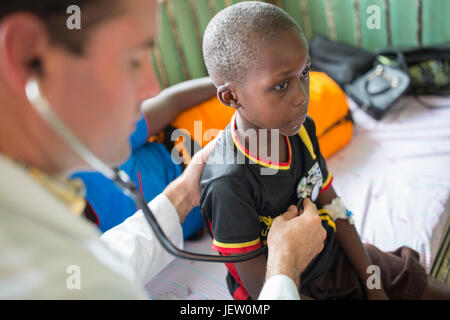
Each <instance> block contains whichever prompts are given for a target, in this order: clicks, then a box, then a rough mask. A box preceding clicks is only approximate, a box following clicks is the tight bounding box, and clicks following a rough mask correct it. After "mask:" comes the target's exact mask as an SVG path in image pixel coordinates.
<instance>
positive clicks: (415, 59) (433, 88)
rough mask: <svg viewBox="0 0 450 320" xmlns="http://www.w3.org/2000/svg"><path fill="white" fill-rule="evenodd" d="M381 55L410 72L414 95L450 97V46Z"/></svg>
mask: <svg viewBox="0 0 450 320" xmlns="http://www.w3.org/2000/svg"><path fill="white" fill-rule="evenodd" d="M380 54H382V55H383V56H386V57H388V58H390V59H394V60H395V61H396V63H397V66H398V67H400V68H402V69H403V70H404V71H406V72H408V74H409V76H410V77H411V91H412V94H413V95H415V96H417V95H445V96H448V95H450V44H443V45H437V46H429V47H422V48H411V49H404V50H402V51H398V50H395V49H386V50H382V51H380Z"/></svg>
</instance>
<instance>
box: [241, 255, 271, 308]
mask: <svg viewBox="0 0 450 320" xmlns="http://www.w3.org/2000/svg"><path fill="white" fill-rule="evenodd" d="M246 253H248V252H246ZM235 255H236V254H235ZM235 266H236V270H237V272H238V274H239V278H240V279H241V282H242V285H243V286H244V288H245V289H246V290H247V292H248V294H249V295H250V297H251V298H252V299H254V300H256V299H257V298H258V296H259V293H260V292H261V290H262V287H263V286H264V281H265V279H266V266H267V261H266V257H265V255H260V256H259V257H256V258H254V259H252V260H248V261H244V262H239V263H236V264H235Z"/></svg>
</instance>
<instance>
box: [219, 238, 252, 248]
mask: <svg viewBox="0 0 450 320" xmlns="http://www.w3.org/2000/svg"><path fill="white" fill-rule="evenodd" d="M260 241H261V240H260V239H259V238H258V239H255V240H253V241H248V242H241V243H223V242H219V241H217V240H216V239H213V244H214V245H215V246H218V247H222V248H244V247H250V246H254V245H256V244H258V243H259V242H260Z"/></svg>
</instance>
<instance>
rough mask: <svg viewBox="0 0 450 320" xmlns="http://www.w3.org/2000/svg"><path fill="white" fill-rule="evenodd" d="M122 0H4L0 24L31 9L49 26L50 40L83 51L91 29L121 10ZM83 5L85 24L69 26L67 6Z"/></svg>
mask: <svg viewBox="0 0 450 320" xmlns="http://www.w3.org/2000/svg"><path fill="white" fill-rule="evenodd" d="M119 2H120V1H118V0H2V1H0V24H1V22H2V20H3V19H5V18H6V17H8V16H9V15H12V14H14V13H19V12H22V13H30V14H33V15H35V16H37V17H38V18H39V19H40V20H41V21H42V22H43V23H44V25H45V26H46V28H47V31H48V34H49V38H50V41H51V42H52V43H53V44H58V45H61V46H62V47H64V48H66V49H68V50H69V51H70V52H72V53H74V54H82V53H83V47H84V44H85V43H86V42H87V41H88V39H89V35H90V31H92V30H93V29H94V28H95V27H96V26H97V25H99V24H100V23H101V22H103V21H105V20H107V19H110V18H112V17H114V16H116V15H117V14H118V13H119V12H121V8H120V5H119ZM71 5H76V6H78V7H79V8H80V13H81V28H80V29H72V30H70V29H68V28H67V24H66V21H67V19H68V17H69V16H70V13H68V12H67V8H68V7H69V6H71Z"/></svg>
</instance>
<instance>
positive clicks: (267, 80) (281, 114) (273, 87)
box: [234, 30, 311, 136]
mask: <svg viewBox="0 0 450 320" xmlns="http://www.w3.org/2000/svg"><path fill="white" fill-rule="evenodd" d="M310 65H311V60H310V57H309V54H308V45H307V41H306V39H305V38H304V36H303V35H300V34H299V33H298V32H297V31H295V30H287V31H284V32H283V33H282V34H280V36H279V37H278V38H277V39H276V40H275V41H273V42H271V43H270V45H267V46H265V47H263V48H262V49H261V51H260V54H259V61H258V62H257V65H256V67H255V68H251V70H249V71H248V72H247V75H246V85H245V86H237V87H235V88H234V89H235V93H236V96H237V98H238V101H239V104H240V105H241V107H240V108H239V113H240V115H241V116H242V117H244V118H245V119H246V120H247V121H249V122H250V123H252V124H253V125H254V126H255V127H257V128H265V129H279V130H280V134H282V135H285V136H291V135H294V134H296V133H297V132H298V131H299V130H300V127H301V126H302V124H303V122H304V121H305V117H306V114H307V112H308V101H309V70H310Z"/></svg>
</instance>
